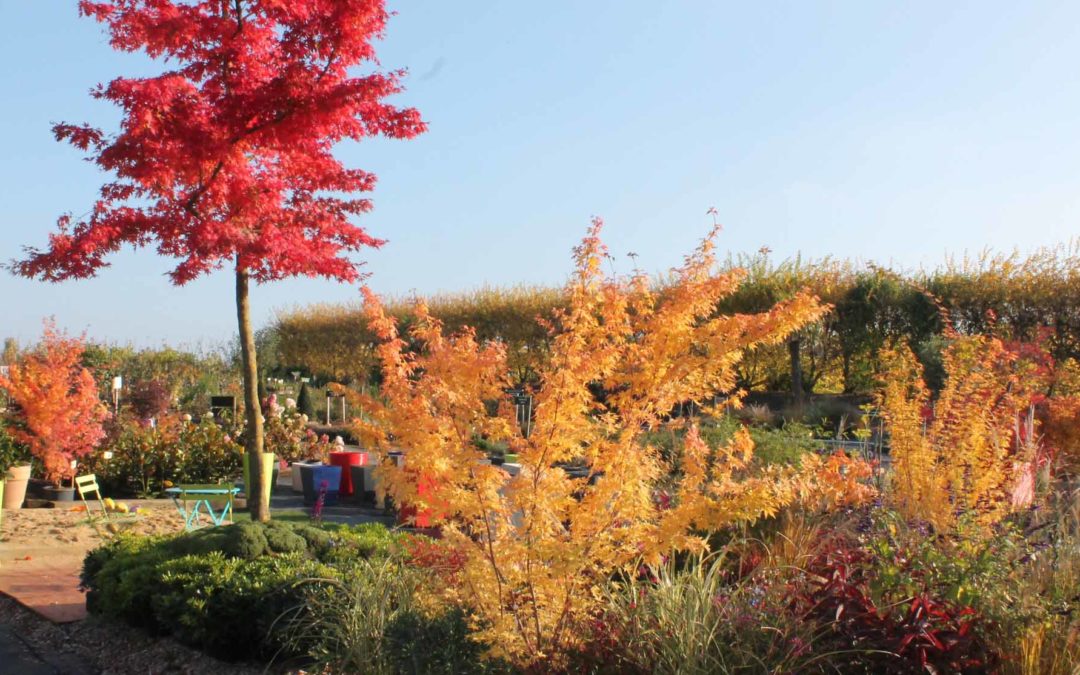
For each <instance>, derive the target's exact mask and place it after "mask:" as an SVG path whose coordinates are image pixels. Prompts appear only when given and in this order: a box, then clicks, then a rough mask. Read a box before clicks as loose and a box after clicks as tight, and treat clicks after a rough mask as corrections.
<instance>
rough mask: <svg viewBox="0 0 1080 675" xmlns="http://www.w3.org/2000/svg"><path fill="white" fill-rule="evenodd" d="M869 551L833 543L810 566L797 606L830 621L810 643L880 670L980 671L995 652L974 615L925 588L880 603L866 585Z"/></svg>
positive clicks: (824, 621)
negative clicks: (850, 653) (896, 601)
mask: <svg viewBox="0 0 1080 675" xmlns="http://www.w3.org/2000/svg"><path fill="white" fill-rule="evenodd" d="M868 556H869V554H868V553H867V552H866V551H864V550H861V549H851V548H846V547H844V546H843V545H838V546H835V547H833V548H831V549H830V550H829V551H827V552H826V553H824V554H823V555H821V556H819V557H818V559H817V560H816V561H815V562H814V564H813V565H811V567H810V570H811V572H812V573H813V576H812V578H811V582H810V587H809V589H808V590H801V591H800V592H798V593H796V594H795V596H794V600H793V602H792V604H793V606H794V608H795V609H796V610H797V611H798V612H799V613H800V615H801V616H802V618H803V619H804V620H807V621H816V622H819V623H821V624H823V625H827V626H828V627H829V631H828V634H824V635H822V637H821V639H820V640H819V641H815V648H816V649H821V650H822V651H828V650H829V649H830V648H835V649H836V650H837V653H838V654H839V653H841V652H842V651H843V650H854V653H855V656H854V657H853V658H855V659H856V661H857V662H858V663H859V664H860V665H861V667H864V668H865V667H868V666H869V665H870V664H871V663H873V664H874V669H873V672H880V673H923V672H937V673H982V672H987V671H990V670H992V669H993V667H994V666H995V665H996V664H997V663H998V661H999V658H998V656H997V655H996V654H995V653H994V652H993V650H992V649H991V648H990V647H989V645H987V644H986V643H985V642H984V641H983V640H982V639H980V637H979V636H978V635H977V634H976V632H975V630H974V628H975V626H976V625H977V624H978V621H979V616H978V615H977V614H976V612H975V610H973V609H972V608H971V607H957V606H955V605H953V604H951V603H947V602H941V601H938V600H935V599H933V598H931V597H929V596H928V595H927V594H925V593H922V594H918V595H916V596H914V597H912V598H910V600H909V601H907V602H906V603H905V604H904V605H902V606H899V607H897V606H893V607H878V606H876V605H875V603H874V601H873V599H872V598H871V597H870V593H869V591H868V590H867V586H866V579H865V578H864V575H863V570H864V569H865V565H866V563H867V558H868Z"/></svg>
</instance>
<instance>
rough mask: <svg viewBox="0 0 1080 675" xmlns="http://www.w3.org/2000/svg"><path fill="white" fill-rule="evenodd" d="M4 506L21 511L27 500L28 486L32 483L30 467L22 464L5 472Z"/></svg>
mask: <svg viewBox="0 0 1080 675" xmlns="http://www.w3.org/2000/svg"><path fill="white" fill-rule="evenodd" d="M4 482H5V483H6V484H7V485H6V487H5V488H4V499H3V506H4V508H5V509H21V508H22V505H23V502H24V501H25V500H26V485H27V483H29V482H30V465H29V464H20V465H18V466H13V467H10V468H9V469H8V470H7V471H5V472H4Z"/></svg>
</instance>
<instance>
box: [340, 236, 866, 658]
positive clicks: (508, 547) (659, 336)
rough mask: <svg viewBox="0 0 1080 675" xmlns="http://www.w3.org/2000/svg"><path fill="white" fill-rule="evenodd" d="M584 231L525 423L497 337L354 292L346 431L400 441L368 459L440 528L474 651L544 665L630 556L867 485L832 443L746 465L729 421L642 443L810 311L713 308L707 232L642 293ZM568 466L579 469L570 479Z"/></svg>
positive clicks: (736, 274) (570, 644) (742, 441)
mask: <svg viewBox="0 0 1080 675" xmlns="http://www.w3.org/2000/svg"><path fill="white" fill-rule="evenodd" d="M599 231H600V223H599V222H598V221H597V222H594V224H593V227H592V229H591V230H590V231H589V234H588V236H587V237H586V238H585V239H584V241H583V242H582V244H581V245H580V246H579V247H578V248H576V249H575V262H576V269H575V272H574V274H573V275H572V277H571V279H570V281H569V282H568V284H567V289H566V296H567V297H568V299H569V300H568V304H567V307H566V308H565V309H562V310H559V311H557V312H556V313H555V317H554V319H553V320H552V321H551V322H550V324H549V325H548V330H549V333H550V351H549V353H548V355H547V358H546V359H545V361H544V363H542V364H541V365H540V366H539V367H538V370H539V385H538V386H537V387H536V388H535V389H534V390H533V391H532V394H533V397H534V403H533V410H534V419H533V423H532V431H531V433H530V434H529V435H528V437H525V436H524V435H523V434H522V433H521V430H520V427H519V425H518V424H517V422H516V420H515V418H514V412H513V409H512V408H511V407H510V406H509V405H508V402H507V399H506V396H505V393H504V388H506V387H507V386H508V384H509V373H508V371H509V368H508V364H507V353H506V348H505V346H504V344H503V343H501V342H497V341H489V342H483V343H482V342H480V341H479V340H478V339H477V337H476V333H475V331H473V330H472V329H470V328H465V329H463V330H461V331H459V332H457V333H454V334H452V335H447V334H445V333H444V331H443V327H442V324H441V322H440V321H438V320H437V319H435V318H434V317H433V316H432V315H431V313H430V312H429V310H428V307H427V306H426V305H425V303H424V302H423V301H417V304H416V306H415V321H414V322H413V323H412V327H411V328H410V329H409V331H408V333H407V334H406V335H402V334H400V333H399V332H398V328H397V322H396V320H395V319H393V318H392V317H391V316H389V315H388V314H387V312H386V311H385V310H384V309H383V307H382V305H381V304H380V302H379V300H378V299H377V298H376V297H375V296H374V295H373V294H371V293H370V292H369V291H365V313H366V320H367V322H368V325H369V326H370V327H371V329H372V330H373V331H374V332H375V333H376V334H377V335H378V336H379V338H380V340H381V342H380V344H379V345H378V347H377V348H376V354H377V358H378V359H379V361H380V363H381V365H382V371H383V383H382V388H381V397H380V398H378V399H376V398H374V397H369V396H362V395H357V394H355V393H353V394H352V395H353V396H354V398H356V399H357V403H358V404H359V405H360V406H362V407H363V410H364V411H365V417H364V418H363V419H358V420H356V421H355V423H354V428H355V430H356V432H357V434H358V435H359V436H360V437H361V438H362V439H363V441H364V442H365V444H369V445H371V446H375V447H379V448H383V449H388V448H393V447H397V448H401V449H403V450H405V451H406V461H405V468H404V470H400V469H397V468H395V467H394V466H392V465H384V466H383V467H381V468H380V472H381V477H382V480H383V481H384V482H385V484H386V485H388V490H389V493H390V494H391V495H392V497H393V498H394V500H395V501H396V502H397V503H399V504H408V505H410V506H412V507H415V508H417V509H419V510H421V511H427V512H428V513H430V515H431V516H432V517H433V519H434V522H435V523H436V524H437V525H439V526H440V527H441V529H442V532H443V536H444V538H445V540H446V542H447V544H448V545H449V546H450V547H452V548H453V550H455V551H457V552H458V553H459V554H460V560H461V569H460V571H459V572H457V574H456V575H455V582H454V583H452V584H448V587H447V589H446V594H447V599H449V600H450V601H453V602H456V603H458V604H460V605H462V606H463V607H465V608H466V610H467V611H468V612H470V614H471V616H472V617H473V619H474V623H475V626H476V628H477V629H478V635H479V637H480V639H482V640H484V641H485V642H486V643H487V644H488V645H489V646H490V648H491V650H492V652H493V653H495V654H497V655H499V656H502V657H506V658H509V659H510V660H512V661H513V662H514V663H516V664H518V665H522V666H530V665H531V666H539V665H540V664H543V665H544V667H557V666H558V664H559V659H560V655H563V654H566V653H567V652H568V651H569V650H571V649H574V648H576V647H578V646H580V640H581V638H582V631H581V630H579V629H580V627H581V625H582V623H583V622H584V621H586V620H587V619H588V618H589V617H590V616H592V615H593V613H594V612H595V611H596V609H597V607H598V602H599V597H600V589H601V586H602V584H603V583H604V582H606V580H608V579H610V577H611V575H612V574H613V573H615V572H616V571H618V570H627V569H632V568H633V566H634V565H636V564H638V562H639V561H640V560H641V559H642V558H644V559H645V560H646V561H648V562H657V561H659V560H660V559H661V557H662V556H663V555H665V554H667V553H670V552H671V551H674V550H703V549H704V548H706V545H707V544H706V540H705V538H704V537H703V536H701V533H703V532H705V531H708V530H715V529H718V528H722V527H725V526H728V525H731V524H735V523H743V522H752V521H754V520H756V519H758V518H761V517H766V516H770V515H773V514H775V513H777V511H778V510H779V509H781V508H783V507H784V506H785V505H788V504H792V503H794V502H796V501H803V502H805V503H812V504H814V505H815V506H820V505H823V504H824V505H827V504H830V503H836V502H843V501H850V500H858V499H863V498H865V497H866V496H867V495H868V488H866V487H865V486H864V485H863V484H862V483H860V482H859V479H860V478H862V477H865V475H866V467H865V465H862V464H861V463H859V462H854V461H852V460H848V459H847V458H846V457H836V458H831V459H827V460H826V459H822V458H819V457H816V456H815V457H811V458H810V459H808V460H807V461H806V462H805V463H804V465H803V466H802V467H800V468H783V469H781V468H769V469H764V470H756V469H752V468H751V464H750V459H751V458H752V456H753V443H752V441H751V440H750V438H749V435H748V434H746V433H740V434H738V435H737V436H736V437H735V438H734V439H733V440H732V441H731V442H730V443H729V444H728V445H726V446H724V447H721V448H719V449H718V450H711V449H710V448H709V447H708V446H707V445H706V444H705V443H704V442H702V441H701V439H700V436H699V435H698V433H697V429H696V427H695V426H694V425H693V424H691V425H690V428H689V430H688V432H687V442H686V448H685V451H684V453H683V459H682V463H681V465H680V466H669V465H668V464H667V463H665V461H664V460H663V459H662V458H661V455H660V453H659V452H658V450H657V449H656V448H653V447H650V446H648V445H644V444H643V443H642V440H641V437H642V434H643V432H645V431H647V430H654V429H657V428H662V427H671V426H680V425H682V424H684V422H682V421H680V420H675V419H671V418H670V416H669V413H670V411H671V410H672V409H674V408H675V407H676V405H677V404H679V403H681V402H686V401H695V402H697V403H699V405H702V406H703V407H704V408H705V409H706V410H708V409H709V407H708V405H707V404H709V403H716V400H715V399H716V396H717V394H729V396H728V398H726V399H725V401H724V402H725V403H730V402H732V401H737V399H738V393H737V392H736V393H731V392H733V390H734V389H735V366H736V364H738V362H739V360H740V358H742V356H743V354H744V353H745V352H746V351H747V350H751V349H754V348H755V347H758V346H761V345H767V344H776V343H778V342H780V341H781V340H783V339H784V338H785V336H787V335H789V334H790V333H792V332H793V331H795V330H797V329H799V328H800V327H802V326H804V325H806V324H807V323H809V322H811V321H814V320H816V319H818V318H820V317H821V316H822V315H823V314H824V313H825V312H826V311H827V306H825V305H823V304H822V303H820V302H819V301H818V300H817V298H815V297H814V296H812V295H811V294H809V293H806V292H803V293H796V294H795V295H794V296H793V297H792V298H791V299H789V300H786V301H784V302H781V303H778V304H777V305H775V306H774V307H772V308H771V309H769V310H768V311H766V312H763V313H759V314H735V315H726V316H724V315H717V314H716V313H715V312H714V308H715V307H716V304H717V302H718V301H719V300H720V299H722V298H724V297H725V296H727V295H729V294H731V293H732V292H734V290H735V289H736V288H737V287H738V285H739V283H740V281H741V279H742V273H741V272H740V271H738V270H735V271H725V272H723V273H720V274H717V273H715V272H714V263H715V259H714V238H715V235H716V231H715V230H714V231H713V233H712V234H710V235H709V236H708V237H707V238H706V239H705V240H704V241H703V242H702V244H701V246H700V247H699V248H698V250H697V251H696V252H695V253H693V254H692V255H690V256H689V257H687V259H686V262H685V264H684V265H683V266H682V267H681V268H679V269H678V270H676V271H675V275H674V277H675V279H674V281H673V282H672V283H671V285H670V286H667V287H666V288H665V290H664V292H663V293H662V294H658V293H656V292H654V290H653V288H652V287H651V285H650V283H649V282H648V280H647V279H646V278H645V277H644V276H641V275H638V276H634V277H632V278H630V279H621V278H614V277H608V276H606V275H605V274H604V273H603V271H602V270H603V265H602V263H603V261H604V258H605V255H606V250H605V248H604V246H603V244H602V243H601V241H600V239H599ZM407 346H408V347H411V348H410V349H407ZM497 401H502V403H501V404H498V405H497V404H496V402H497ZM496 407H497V408H498V409H497V411H496V410H495V408H496ZM477 437H484V438H487V439H490V440H493V441H501V442H504V443H506V444H508V446H509V448H510V451H511V452H514V453H516V454H517V455H518V458H519V463H520V471H519V472H518V473H517V474H516V475H512V476H511V475H510V473H509V472H507V471H505V470H504V469H503V468H500V467H496V466H491V465H490V464H489V463H487V462H486V461H485V460H486V457H487V455H486V453H485V452H484V451H482V450H481V449H479V448H478V447H477V444H476V443H475V439H476V438H477ZM571 465H574V466H577V467H580V468H583V469H584V472H585V473H586V474H587V475H586V476H585V477H584V478H571V477H570V475H569V474H568V473H567V471H566V470H565V469H566V468H567V467H569V466H571ZM673 471H674V472H675V475H676V476H677V485H676V487H675V490H674V491H673V493H672V499H671V502H670V508H666V509H663V510H661V509H659V508H657V505H656V503H655V501H654V496H655V494H654V492H655V487H656V484H657V481H658V480H659V479H661V478H662V477H666V476H668V475H669V474H671V473H672V472H673ZM421 488H422V489H421Z"/></svg>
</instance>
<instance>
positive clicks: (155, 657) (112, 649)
mask: <svg viewBox="0 0 1080 675" xmlns="http://www.w3.org/2000/svg"><path fill="white" fill-rule="evenodd" d="M0 672H4V673H19V675H147V674H152V675H159V674H162V675H164V674H166V673H168V674H169V675H203V674H204V673H205V674H207V675H211V674H214V675H216V674H218V673H220V674H222V675H231V674H235V675H259V674H261V673H263V672H264V667H263V666H262V665H255V664H234V663H224V662H222V661H218V660H216V659H213V658H210V657H209V656H206V655H205V654H202V653H201V652H197V651H195V650H193V649H190V648H188V647H185V646H184V645H181V644H179V643H178V642H176V641H174V640H171V639H167V638H166V639H161V638H151V637H149V636H147V635H145V634H143V633H141V632H139V631H137V630H134V629H132V628H129V627H127V626H124V625H121V624H117V623H112V622H109V621H106V620H103V619H99V618H97V617H90V618H87V619H83V620H82V621H76V622H74V623H68V624H63V625H57V624H54V623H52V622H50V621H47V620H46V619H43V618H41V617H40V616H38V615H37V614H35V613H33V612H31V611H30V610H28V609H26V608H25V607H23V606H22V605H20V604H19V603H17V602H15V601H14V600H12V599H11V598H9V597H7V596H3V595H0ZM270 672H277V673H280V672H282V671H280V670H271V671H270Z"/></svg>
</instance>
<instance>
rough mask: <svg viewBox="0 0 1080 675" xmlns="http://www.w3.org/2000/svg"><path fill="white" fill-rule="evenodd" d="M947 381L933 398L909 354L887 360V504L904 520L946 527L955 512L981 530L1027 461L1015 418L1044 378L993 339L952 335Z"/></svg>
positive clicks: (1005, 502)
mask: <svg viewBox="0 0 1080 675" xmlns="http://www.w3.org/2000/svg"><path fill="white" fill-rule="evenodd" d="M943 360H944V365H945V372H946V374H947V377H948V379H947V381H946V384H945V387H944V388H943V389H942V391H941V392H940V393H939V394H938V397H937V399H936V400H934V401H931V396H930V392H929V390H928V389H927V387H926V385H925V384H924V383H923V381H922V374H921V368H920V367H919V365H918V361H917V360H916V359H915V356H914V354H912V353H911V350H910V349H907V348H898V349H893V350H891V351H890V352H888V353H887V355H886V364H887V368H886V370H885V373H886V379H885V386H884V389H883V390H882V392H881V394H880V395H879V401H878V402H879V405H880V406H881V409H882V414H883V415H884V417H885V419H886V421H887V423H888V428H889V433H890V435H891V443H890V444H891V447H892V462H893V477H892V488H893V489H892V494H893V499H894V501H895V503H896V504H897V506H898V507H899V508H900V510H901V511H902V512H903V513H904V514H905V515H907V516H909V517H914V518H919V519H923V520H926V521H928V522H930V523H932V524H933V525H934V526H935V527H937V528H940V529H948V528H951V527H952V526H953V525H954V523H955V522H956V518H957V516H958V515H959V514H961V513H975V514H977V515H978V517H979V520H980V521H981V522H983V523H987V524H988V523H992V522H995V521H997V520H999V519H1000V518H1001V517H1002V516H1004V515H1005V513H1007V512H1008V509H1009V507H1010V502H1011V500H1010V498H1009V491H1010V490H1011V488H1012V487H1013V483H1014V481H1015V477H1016V476H1015V472H1016V470H1017V468H1018V467H1020V466H1023V465H1026V464H1029V463H1030V462H1032V461H1034V460H1035V457H1034V456H1033V452H1034V448H1035V443H1033V442H1031V443H1025V442H1022V441H1023V439H1022V438H1020V433H1019V428H1018V425H1019V420H1020V418H1021V415H1023V414H1024V413H1025V412H1026V411H1027V410H1028V409H1029V407H1030V406H1031V405H1032V403H1033V401H1034V400H1035V397H1036V394H1037V393H1039V392H1041V391H1042V390H1044V388H1045V385H1046V382H1047V380H1046V373H1045V372H1044V369H1043V368H1042V367H1041V366H1040V364H1039V363H1037V362H1036V361H1035V360H1032V359H1030V358H1027V357H1026V356H1025V355H1024V354H1023V353H1022V351H1021V350H1019V349H1015V348H1013V349H1010V348H1009V347H1008V346H1007V345H1006V344H1005V343H1003V342H1002V341H1001V340H999V339H997V338H992V337H988V336H981V335H980V336H954V339H953V341H952V342H951V343H950V344H949V346H948V347H947V348H946V349H945V351H944V353H943Z"/></svg>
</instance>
